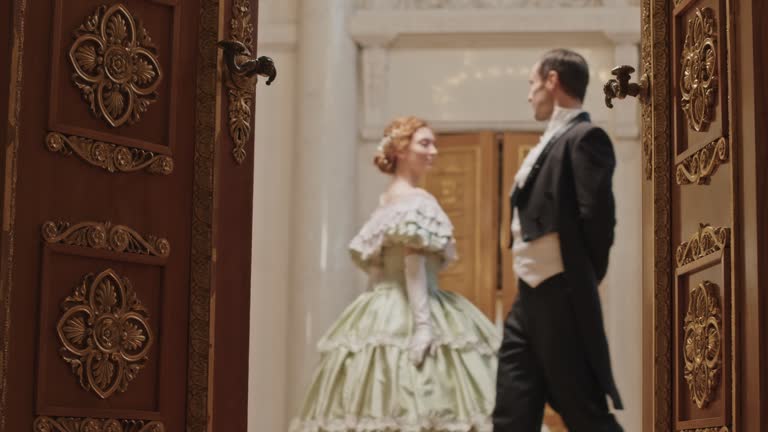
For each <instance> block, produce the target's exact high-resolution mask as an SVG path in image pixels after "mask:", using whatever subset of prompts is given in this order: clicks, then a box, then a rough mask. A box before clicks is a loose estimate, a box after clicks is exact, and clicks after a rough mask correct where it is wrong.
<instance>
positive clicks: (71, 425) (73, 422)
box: [32, 416, 165, 432]
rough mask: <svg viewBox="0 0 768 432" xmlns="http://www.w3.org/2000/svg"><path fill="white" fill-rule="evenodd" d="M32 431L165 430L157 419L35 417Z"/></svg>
mask: <svg viewBox="0 0 768 432" xmlns="http://www.w3.org/2000/svg"><path fill="white" fill-rule="evenodd" d="M32 430H33V431H34V432H165V426H164V425H163V424H162V423H161V422H158V421H144V420H119V419H94V418H77V417H57V418H52V417H45V416H41V417H37V418H36V419H35V421H34V423H33V426H32Z"/></svg>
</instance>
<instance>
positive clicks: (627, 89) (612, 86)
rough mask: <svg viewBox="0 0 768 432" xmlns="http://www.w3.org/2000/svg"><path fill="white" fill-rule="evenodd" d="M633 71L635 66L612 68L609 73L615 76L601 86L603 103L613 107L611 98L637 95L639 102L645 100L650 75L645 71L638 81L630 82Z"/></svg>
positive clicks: (648, 88)
mask: <svg viewBox="0 0 768 432" xmlns="http://www.w3.org/2000/svg"><path fill="white" fill-rule="evenodd" d="M634 72H635V68H633V67H632V66H627V65H622V66H617V67H615V68H613V70H612V71H611V74H613V76H615V77H616V78H612V79H610V80H608V82H607V83H605V85H604V86H603V93H605V105H606V106H607V107H608V108H613V99H624V98H626V97H627V96H632V97H637V98H638V99H640V101H641V102H645V101H646V100H647V98H648V94H649V90H650V86H651V80H650V77H649V76H648V74H647V73H646V74H643V76H642V77H641V78H640V82H639V83H630V82H629V80H630V79H631V78H632V74H633V73H634Z"/></svg>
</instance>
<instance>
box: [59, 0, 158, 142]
mask: <svg viewBox="0 0 768 432" xmlns="http://www.w3.org/2000/svg"><path fill="white" fill-rule="evenodd" d="M75 38H76V39H75V42H74V43H73V44H72V47H71V48H70V50H69V60H70V63H71V64H72V67H73V68H74V70H75V73H74V75H73V76H72V78H73V80H74V82H75V85H77V87H78V88H80V90H81V92H82V95H83V98H84V99H85V101H86V102H88V105H89V106H90V108H91V112H92V113H93V114H94V115H95V116H96V117H98V118H103V119H104V120H105V121H106V122H107V123H108V124H109V125H110V126H112V127H118V126H122V125H124V124H126V123H128V124H133V123H136V122H137V121H139V119H140V117H141V114H142V113H144V112H146V111H147V108H148V107H149V105H150V104H152V103H153V102H155V101H156V100H157V88H158V86H159V85H160V82H161V81H162V78H163V73H162V70H161V68H160V62H159V61H158V55H157V47H155V45H154V44H153V43H152V40H151V39H150V37H149V34H148V33H147V30H146V29H145V28H144V27H143V26H142V25H141V22H140V21H139V20H137V19H136V18H134V16H133V15H131V13H130V12H129V11H128V8H126V7H125V5H123V4H121V3H117V4H114V5H112V6H110V7H107V6H99V8H98V9H96V12H94V14H93V15H91V16H89V17H88V18H87V19H86V21H85V23H83V24H82V25H81V26H80V28H78V29H77V30H76V31H75Z"/></svg>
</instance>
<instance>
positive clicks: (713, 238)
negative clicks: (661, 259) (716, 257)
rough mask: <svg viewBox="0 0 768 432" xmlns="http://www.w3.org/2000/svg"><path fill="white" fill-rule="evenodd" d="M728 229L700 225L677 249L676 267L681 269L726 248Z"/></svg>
mask: <svg viewBox="0 0 768 432" xmlns="http://www.w3.org/2000/svg"><path fill="white" fill-rule="evenodd" d="M730 232H731V231H730V229H728V228H723V227H717V228H715V227H712V226H709V225H706V224H700V225H699V230H698V232H696V234H694V235H693V236H692V237H691V239H690V240H688V241H687V242H684V243H682V244H680V246H678V247H677V253H676V254H675V258H676V260H677V266H678V267H682V266H684V265H686V264H689V263H691V262H693V261H696V260H698V259H701V258H704V257H705V256H707V255H710V254H713V253H715V252H717V251H719V250H722V249H724V248H725V247H726V246H728V242H729V239H730Z"/></svg>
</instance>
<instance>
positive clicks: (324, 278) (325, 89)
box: [256, 0, 361, 416]
mask: <svg viewBox="0 0 768 432" xmlns="http://www.w3.org/2000/svg"><path fill="white" fill-rule="evenodd" d="M352 3H353V2H350V1H347V0H327V1H322V2H319V1H316V0H303V1H301V2H300V6H299V31H298V33H299V37H298V48H299V50H298V63H297V76H298V92H297V99H296V108H297V110H298V128H297V133H298V136H297V146H296V154H295V164H294V170H293V173H294V182H295V184H294V188H293V194H292V196H289V197H286V199H291V200H293V218H292V222H293V226H292V229H293V239H292V242H291V244H292V261H293V266H292V279H291V282H292V283H291V285H292V287H291V292H290V294H289V303H290V307H289V314H288V320H289V334H288V337H289V341H288V365H289V367H288V408H289V414H290V415H291V416H294V415H295V414H296V413H297V411H298V409H299V406H300V404H301V401H302V400H303V398H304V392H305V391H306V389H307V385H308V383H309V380H310V379H311V374H312V371H313V369H314V367H315V365H316V364H317V360H318V358H319V356H318V355H317V353H316V349H315V345H316V343H317V340H318V339H319V338H320V336H321V335H322V334H323V333H324V332H325V331H326V330H327V328H328V327H329V325H330V324H331V323H332V322H333V320H335V319H336V318H337V317H338V316H339V314H340V313H341V312H342V310H343V308H344V307H345V306H347V305H348V304H349V303H350V302H351V301H352V300H353V299H354V297H355V296H356V295H358V294H359V293H360V292H361V287H359V286H358V284H357V283H356V281H357V277H356V274H357V270H355V268H354V266H353V265H352V263H351V261H350V259H349V255H348V252H347V244H348V243H349V241H350V240H351V238H352V236H353V235H354V234H355V232H356V230H357V228H359V227H358V226H357V223H356V218H355V208H356V195H355V194H356V162H357V132H358V123H357V116H358V100H357V47H356V45H355V43H354V42H353V41H352V40H351V39H350V37H349V35H348V33H347V30H346V28H347V27H346V20H347V17H348V15H349V13H350V12H351V8H352ZM273 145H280V143H274V144H273ZM256 209H257V210H256V211H258V204H257V205H256Z"/></svg>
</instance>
